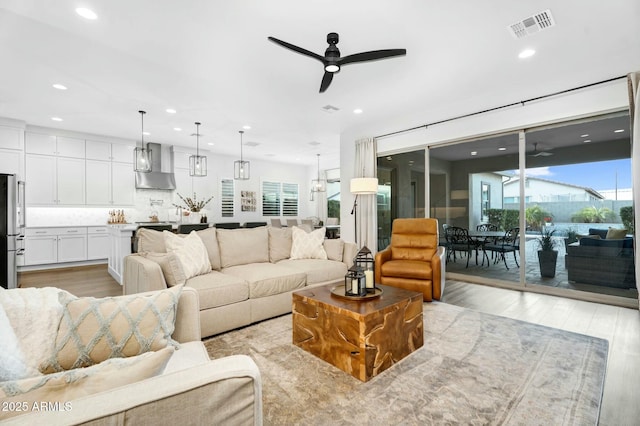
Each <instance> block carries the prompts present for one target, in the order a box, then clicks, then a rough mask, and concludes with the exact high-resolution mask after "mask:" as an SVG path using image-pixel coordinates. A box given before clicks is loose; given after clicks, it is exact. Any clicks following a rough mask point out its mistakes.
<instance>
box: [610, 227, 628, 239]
mask: <svg viewBox="0 0 640 426" xmlns="http://www.w3.org/2000/svg"><path fill="white" fill-rule="evenodd" d="M626 236H627V230H626V229H616V228H611V227H609V230H608V231H607V236H606V239H607V240H620V239H622V238H624V237H626Z"/></svg>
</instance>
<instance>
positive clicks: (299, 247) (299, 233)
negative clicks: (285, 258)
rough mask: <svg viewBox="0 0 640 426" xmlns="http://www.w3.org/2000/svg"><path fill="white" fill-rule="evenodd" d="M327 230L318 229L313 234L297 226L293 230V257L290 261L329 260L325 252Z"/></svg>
mask: <svg viewBox="0 0 640 426" xmlns="http://www.w3.org/2000/svg"><path fill="white" fill-rule="evenodd" d="M325 232H326V231H325V228H324V227H322V228H320V229H316V230H315V231H313V232H306V231H305V230H304V229H300V228H298V227H297V226H294V227H293V228H291V237H292V240H293V241H292V243H291V256H290V259H292V260H294V259H325V260H326V259H327V252H326V251H324V247H323V246H322V243H323V242H324V235H325Z"/></svg>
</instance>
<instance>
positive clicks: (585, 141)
mask: <svg viewBox="0 0 640 426" xmlns="http://www.w3.org/2000/svg"><path fill="white" fill-rule="evenodd" d="M582 142H583V143H589V142H591V139H585V140H583V141H582Z"/></svg>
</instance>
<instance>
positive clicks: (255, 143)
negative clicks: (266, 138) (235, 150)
mask: <svg viewBox="0 0 640 426" xmlns="http://www.w3.org/2000/svg"><path fill="white" fill-rule="evenodd" d="M258 145H260V142H245V143H244V146H258Z"/></svg>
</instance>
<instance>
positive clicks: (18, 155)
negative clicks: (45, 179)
mask: <svg viewBox="0 0 640 426" xmlns="http://www.w3.org/2000/svg"><path fill="white" fill-rule="evenodd" d="M23 158H24V154H23V153H22V151H14V150H12V149H2V148H0V173H6V174H10V175H18V178H19V179H20V180H23V179H24V174H23V170H22V169H23V167H22V165H23Z"/></svg>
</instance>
